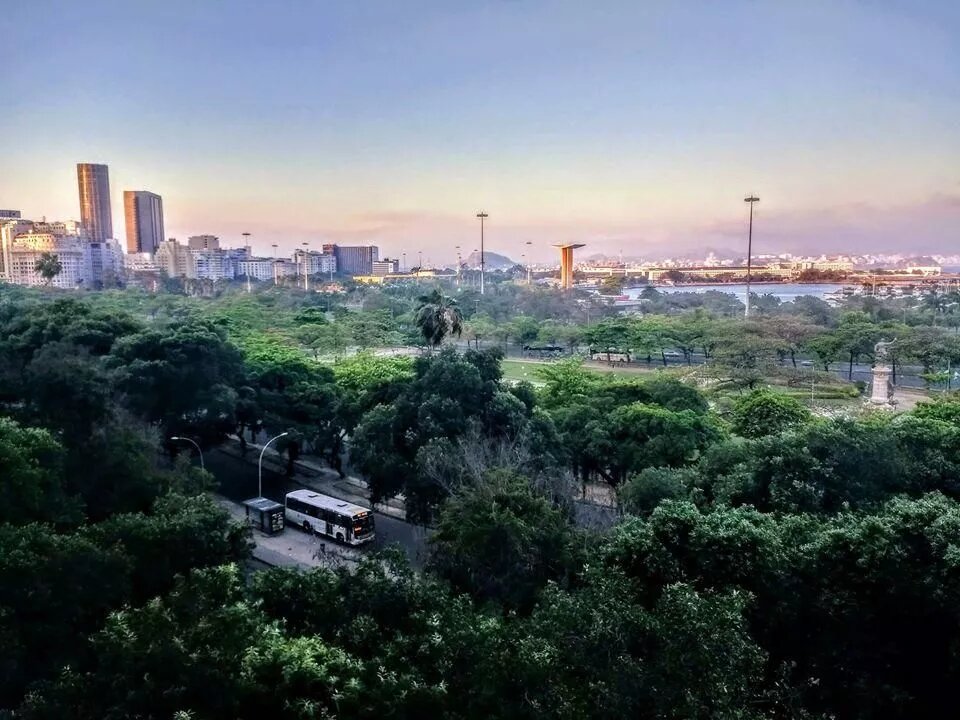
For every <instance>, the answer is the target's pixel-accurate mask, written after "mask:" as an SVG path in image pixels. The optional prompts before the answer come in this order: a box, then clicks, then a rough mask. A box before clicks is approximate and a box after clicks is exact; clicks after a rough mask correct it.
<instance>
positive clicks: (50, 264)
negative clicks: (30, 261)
mask: <svg viewBox="0 0 960 720" xmlns="http://www.w3.org/2000/svg"><path fill="white" fill-rule="evenodd" d="M33 270H34V272H36V273H38V274H39V275H40V277H42V278H43V284H44V285H49V284H50V283H52V282H53V279H54V278H55V277H56V276H57V275H59V274H60V273H61V272H63V263H61V262H60V259H59V258H58V257H57V256H56V255H54V254H53V253H49V252H45V253H41V254H40V258H39V259H38V260H37V262H36V263H34V266H33Z"/></svg>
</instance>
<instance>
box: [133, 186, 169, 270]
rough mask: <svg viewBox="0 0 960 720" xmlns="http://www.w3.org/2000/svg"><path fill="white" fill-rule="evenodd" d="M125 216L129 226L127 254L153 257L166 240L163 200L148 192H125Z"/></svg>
mask: <svg viewBox="0 0 960 720" xmlns="http://www.w3.org/2000/svg"><path fill="white" fill-rule="evenodd" d="M123 215H124V218H125V219H126V224H127V252H128V253H150V254H151V255H153V253H155V252H156V251H157V248H158V247H160V243H162V242H163V241H164V240H165V239H166V238H165V237H164V234H163V200H161V199H160V196H159V195H157V194H156V193H152V192H148V191H147V190H124V191H123Z"/></svg>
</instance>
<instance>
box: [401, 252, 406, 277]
mask: <svg viewBox="0 0 960 720" xmlns="http://www.w3.org/2000/svg"><path fill="white" fill-rule="evenodd" d="M400 257H401V258H403V261H402V262H401V263H400V272H406V271H407V254H406V253H405V252H402V253H400Z"/></svg>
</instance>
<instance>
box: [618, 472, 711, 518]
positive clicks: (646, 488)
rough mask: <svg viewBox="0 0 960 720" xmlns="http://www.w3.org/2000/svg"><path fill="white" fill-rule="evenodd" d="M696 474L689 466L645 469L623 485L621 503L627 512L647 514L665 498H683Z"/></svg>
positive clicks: (620, 496)
mask: <svg viewBox="0 0 960 720" xmlns="http://www.w3.org/2000/svg"><path fill="white" fill-rule="evenodd" d="M695 477H696V472H695V471H693V470H690V469H688V468H662V467H656V468H645V469H644V470H642V471H640V473H639V474H638V475H634V476H633V477H631V478H630V479H629V480H627V482H625V483H624V484H623V485H622V486H621V488H620V493H619V498H620V504H621V506H622V507H623V509H624V511H625V512H628V513H631V514H633V515H641V516H647V515H649V514H650V513H652V512H653V511H654V510H656V508H657V506H658V505H659V504H660V503H661V502H663V501H664V500H679V499H680V498H682V497H684V496H685V495H686V494H687V492H688V489H689V487H691V486H692V485H693V481H694V479H695Z"/></svg>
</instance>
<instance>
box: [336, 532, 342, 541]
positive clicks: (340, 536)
mask: <svg viewBox="0 0 960 720" xmlns="http://www.w3.org/2000/svg"><path fill="white" fill-rule="evenodd" d="M337 542H343V533H337Z"/></svg>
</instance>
